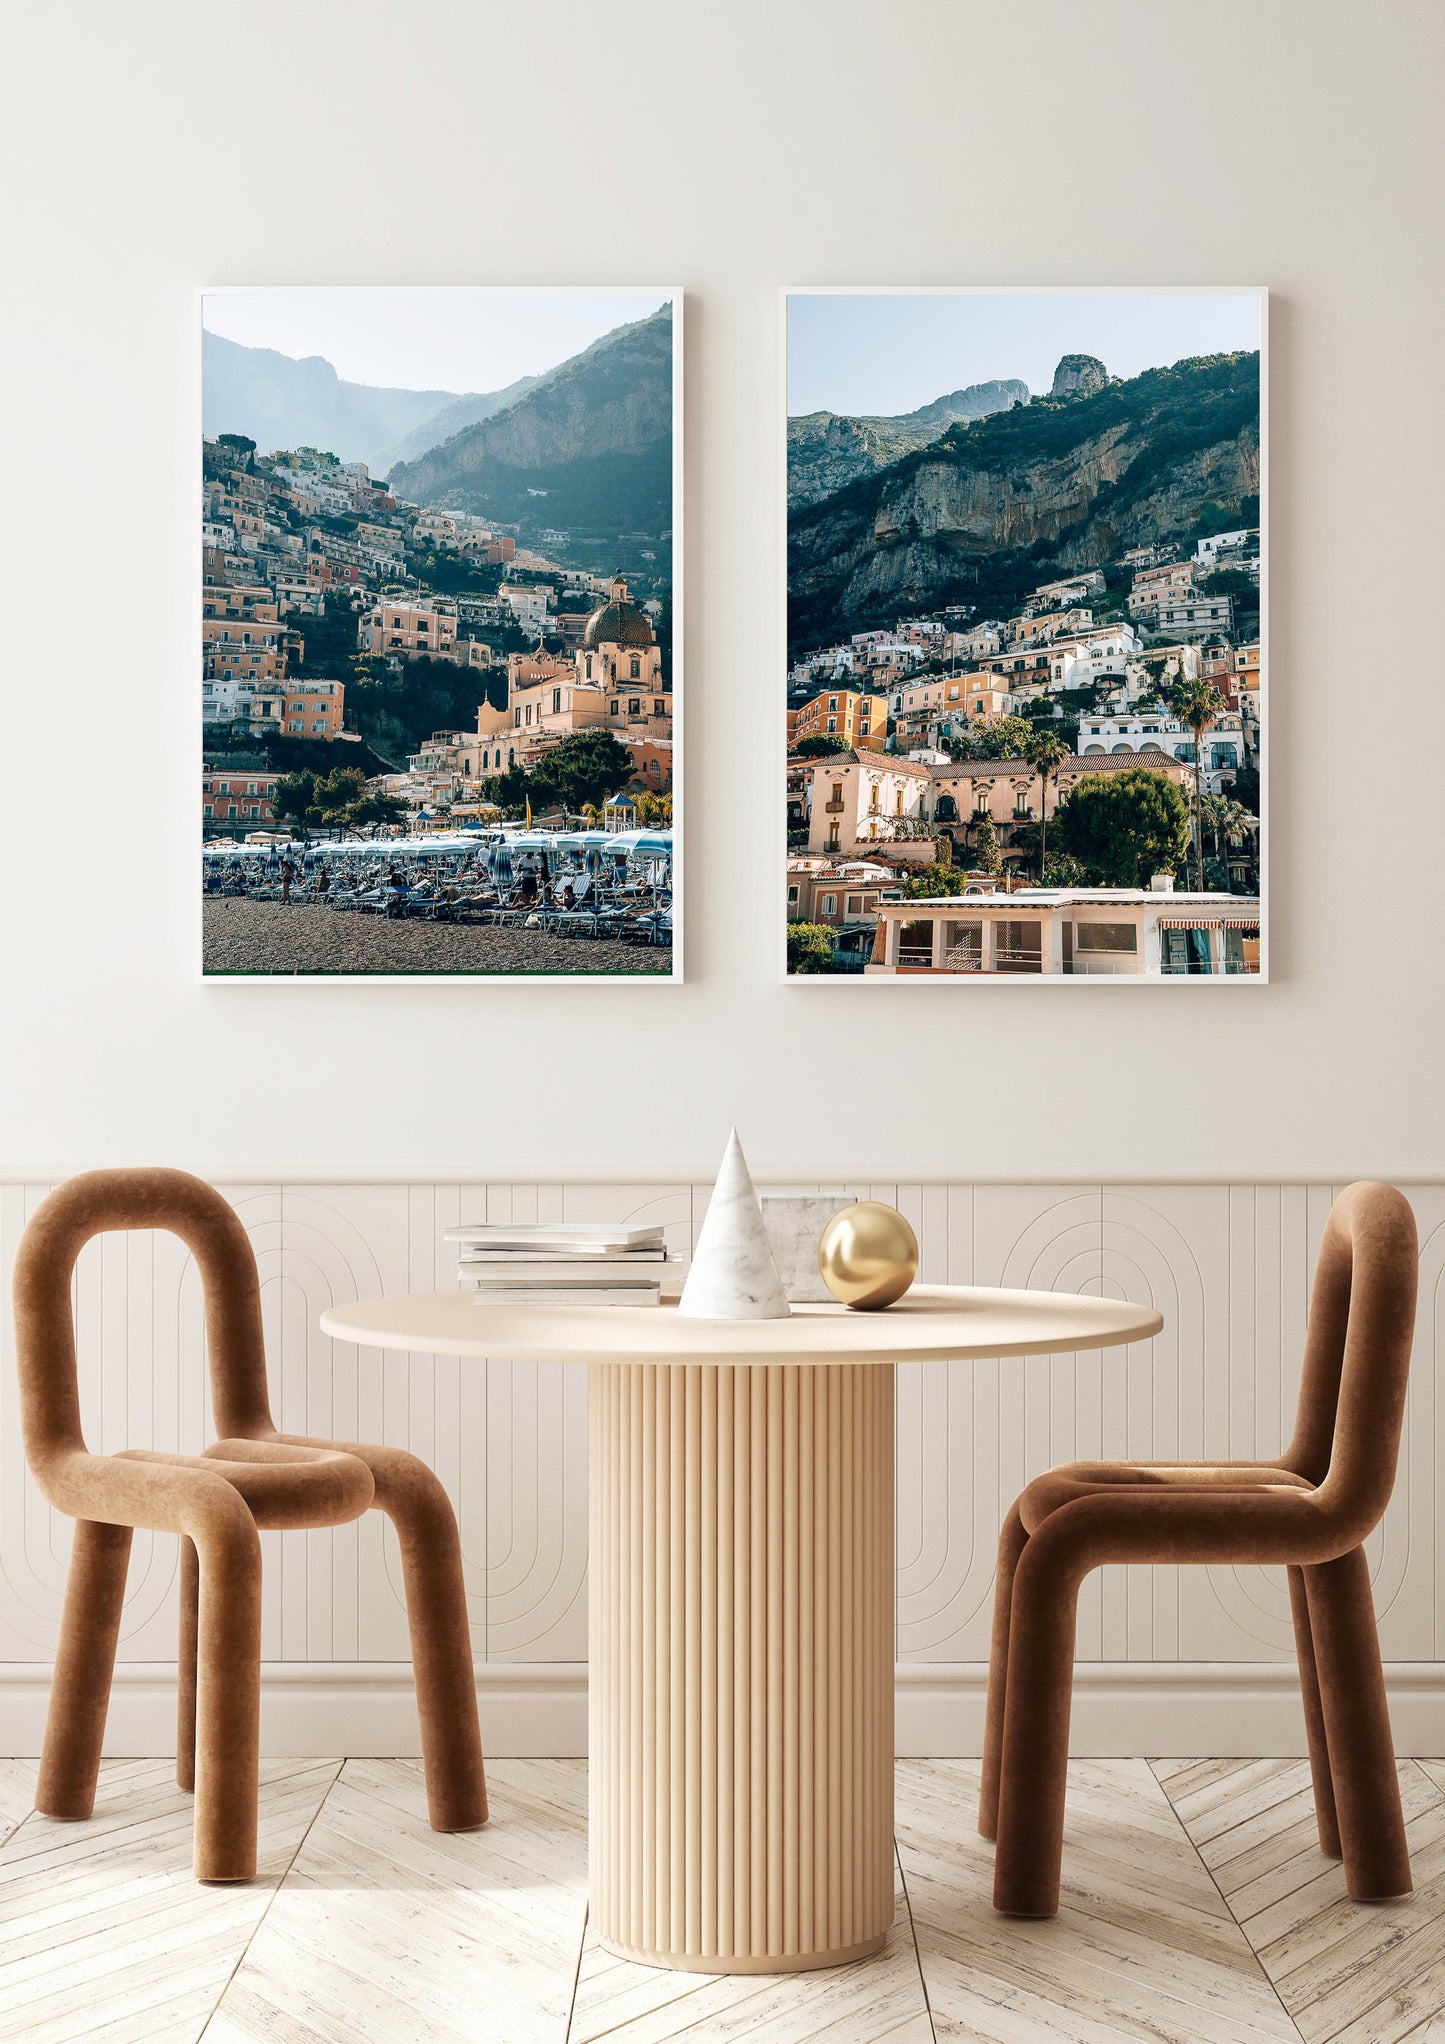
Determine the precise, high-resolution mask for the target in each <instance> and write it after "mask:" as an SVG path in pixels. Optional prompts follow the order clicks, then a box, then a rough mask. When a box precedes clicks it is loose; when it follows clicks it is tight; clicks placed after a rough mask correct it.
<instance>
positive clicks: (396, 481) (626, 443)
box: [388, 305, 673, 534]
mask: <svg viewBox="0 0 1445 2044" xmlns="http://www.w3.org/2000/svg"><path fill="white" fill-rule="evenodd" d="M672 410H673V386H672V307H671V306H670V305H664V306H661V307H659V309H658V310H657V311H656V312H654V313H653V314H652V315H651V316H650V317H649V318H647V319H642V320H637V321H635V322H633V323H632V324H631V325H628V326H621V327H616V328H614V330H613V331H612V332H611V333H609V334H604V335H603V336H602V338H601V339H600V340H597V341H594V342H593V343H592V345H591V346H590V347H588V348H584V349H583V351H582V352H581V354H580V355H574V356H572V357H571V359H570V360H569V361H566V362H563V363H561V364H560V365H559V367H557V368H556V369H552V370H549V371H548V372H547V374H546V375H545V376H543V377H541V378H539V379H538V381H537V382H536V383H535V384H534V385H533V386H532V388H531V389H530V390H528V391H526V392H525V393H524V394H523V395H522V396H520V397H518V398H516V399H515V400H514V401H513V402H512V403H510V404H508V405H506V406H504V407H503V408H502V409H500V410H498V411H495V412H493V413H491V414H490V415H489V416H488V417H486V418H483V419H481V420H479V421H476V422H474V423H472V424H469V425H467V426H465V427H463V428H462V430H461V431H460V432H457V433H454V434H453V435H452V436H451V438H449V439H447V440H444V441H443V442H442V443H441V444H440V445H439V446H434V447H432V448H430V449H429V450H428V451H427V452H426V453H424V454H422V455H420V456H419V457H418V458H417V459H415V460H411V461H401V462H398V463H397V464H396V465H395V466H394V467H393V468H392V469H391V471H390V473H389V476H388V480H389V482H390V483H391V486H392V488H393V489H395V490H396V491H397V492H398V494H399V495H401V496H403V497H406V498H408V499H410V500H411V501H412V502H413V503H422V504H434V505H441V506H444V507H446V508H447V509H450V510H460V511H473V512H477V513H479V514H480V515H482V516H484V517H490V518H496V519H500V520H502V521H504V522H507V523H512V524H517V525H519V526H521V527H522V528H523V530H524V531H525V530H526V529H527V528H528V527H529V526H531V527H533V528H536V527H539V526H540V527H548V526H550V527H560V528H562V529H563V530H569V529H571V530H581V531H586V532H591V533H594V534H601V533H638V532H641V533H648V534H659V533H662V532H664V531H667V530H669V529H670V528H671V525H672V517H673V512H672Z"/></svg>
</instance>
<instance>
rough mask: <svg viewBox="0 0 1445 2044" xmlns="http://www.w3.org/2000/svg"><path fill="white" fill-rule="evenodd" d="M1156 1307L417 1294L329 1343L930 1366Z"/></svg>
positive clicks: (947, 1291) (1086, 1336)
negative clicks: (688, 1313)
mask: <svg viewBox="0 0 1445 2044" xmlns="http://www.w3.org/2000/svg"><path fill="white" fill-rule="evenodd" d="M1163 1326H1164V1321H1163V1317H1162V1316H1161V1315H1160V1314H1158V1313H1156V1312H1155V1311H1154V1309H1153V1307H1152V1306H1135V1305H1131V1304H1130V1302H1129V1301H1128V1300H1127V1299H1095V1298H1085V1297H1082V1296H1080V1295H1078V1294H1075V1293H1072V1292H1006V1291H993V1290H988V1289H985V1288H984V1287H982V1286H975V1285H915V1286H914V1287H913V1289H912V1290H911V1291H909V1292H907V1293H905V1295H904V1296H903V1298H901V1299H900V1300H899V1301H898V1303H897V1304H896V1305H894V1306H889V1307H886V1308H885V1309H884V1310H883V1311H881V1312H876V1313H855V1312H850V1311H849V1310H848V1309H847V1308H846V1307H844V1306H837V1305H833V1304H831V1303H830V1304H828V1305H817V1306H815V1305H797V1306H794V1308H793V1311H792V1315H791V1317H790V1318H789V1319H787V1320H691V1319H685V1318H684V1317H683V1315H682V1314H680V1313H679V1312H678V1310H677V1306H676V1304H675V1303H673V1302H664V1303H663V1304H662V1305H661V1306H566V1305H553V1304H551V1303H548V1304H547V1305H528V1306H512V1307H507V1306H501V1305H493V1304H491V1303H487V1304H485V1305H483V1304H478V1303H476V1302H474V1300H473V1298H472V1296H471V1295H470V1294H469V1293H466V1292H462V1291H455V1292H414V1293H410V1294H406V1295H402V1296H399V1297H396V1298H390V1299H363V1300H360V1301H358V1302H356V1303H355V1304H351V1305H343V1306H330V1307H328V1308H327V1310H326V1311H325V1312H324V1313H323V1314H322V1315H321V1327H322V1331H323V1333H325V1334H329V1335H332V1336H334V1337H335V1338H336V1339H337V1340H338V1341H351V1342H356V1343H358V1344H359V1345H360V1346H362V1347H363V1348H390V1349H409V1350H413V1351H416V1352H419V1353H421V1354H425V1355H444V1356H497V1357H503V1358H506V1359H508V1360H513V1361H517V1362H538V1363H552V1362H561V1363H732V1364H738V1363H759V1362H770V1363H798V1364H807V1363H879V1362H894V1363H926V1362H943V1361H947V1360H949V1359H950V1358H957V1359H966V1358H969V1357H986V1356H1031V1355H1052V1354H1059V1353H1067V1352H1069V1351H1072V1350H1077V1349H1097V1348H1113V1347H1115V1346H1117V1345H1118V1344H1120V1343H1123V1342H1131V1341H1147V1340H1148V1339H1149V1337H1150V1336H1151V1335H1155V1334H1158V1333H1159V1332H1160V1331H1161V1330H1162V1328H1163Z"/></svg>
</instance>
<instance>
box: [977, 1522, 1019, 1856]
mask: <svg viewBox="0 0 1445 2044" xmlns="http://www.w3.org/2000/svg"><path fill="white" fill-rule="evenodd" d="M1028 1537H1029V1536H1028V1534H1027V1533H1025V1531H1024V1523H1023V1520H1022V1519H1021V1518H1020V1517H1019V1508H1018V1506H1017V1505H1014V1506H1013V1507H1012V1509H1011V1510H1010V1512H1009V1515H1008V1517H1007V1518H1006V1519H1005V1520H1004V1522H1003V1531H1002V1532H1001V1533H1000V1534H999V1540H998V1567H997V1569H996V1570H995V1572H994V1579H993V1639H992V1642H991V1644H990V1647H989V1657H988V1704H987V1708H986V1710H985V1714H984V1721H983V1768H982V1778H981V1780H980V1782H979V1788H978V1835H979V1837H980V1838H997V1837H998V1784H999V1772H1000V1769H1001V1768H1002V1766H1003V1725H1004V1702H1005V1698H1006V1697H1007V1695H1008V1637H1009V1619H1010V1615H1011V1613H1012V1610H1013V1594H1014V1571H1015V1570H1016V1569H1017V1567H1018V1563H1019V1556H1020V1555H1021V1554H1022V1553H1023V1551H1024V1547H1025V1545H1026V1544H1027V1542H1028Z"/></svg>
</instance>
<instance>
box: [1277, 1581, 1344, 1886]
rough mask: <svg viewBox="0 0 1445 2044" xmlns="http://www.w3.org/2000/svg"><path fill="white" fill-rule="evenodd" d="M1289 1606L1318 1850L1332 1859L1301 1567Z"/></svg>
mask: <svg viewBox="0 0 1445 2044" xmlns="http://www.w3.org/2000/svg"><path fill="white" fill-rule="evenodd" d="M1288 1575H1289V1608H1290V1614H1291V1616H1292V1617H1293V1619H1294V1644H1295V1655H1296V1657H1297V1659H1298V1661H1299V1686H1300V1695H1301V1698H1302V1699H1303V1702H1304V1709H1305V1738H1306V1740H1307V1741H1308V1743H1309V1755H1310V1780H1311V1782H1312V1783H1313V1785H1314V1794H1315V1823H1316V1824H1317V1825H1318V1827H1319V1834H1320V1851H1321V1852H1323V1853H1327V1854H1328V1855H1329V1857H1330V1858H1331V1859H1338V1858H1339V1856H1340V1826H1339V1820H1338V1818H1337V1817H1336V1815H1335V1787H1334V1782H1333V1780H1332V1779H1331V1777H1330V1750H1329V1744H1328V1741H1327V1740H1326V1738H1325V1716H1324V1710H1323V1707H1322V1706H1321V1703H1320V1678H1319V1671H1318V1669H1317V1668H1316V1667H1315V1647H1314V1638H1313V1635H1312V1634H1311V1631H1310V1607H1309V1595H1308V1592H1307V1591H1306V1589H1305V1575H1304V1570H1303V1569H1302V1568H1291V1569H1290V1570H1289V1571H1288Z"/></svg>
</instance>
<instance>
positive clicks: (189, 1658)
mask: <svg viewBox="0 0 1445 2044" xmlns="http://www.w3.org/2000/svg"><path fill="white" fill-rule="evenodd" d="M180 1595H181V1623H180V1637H179V1639H178V1641H177V1645H176V1787H177V1788H183V1789H184V1790H185V1791H186V1793H187V1794H188V1795H193V1794H194V1793H195V1787H196V1635H197V1628H198V1625H199V1618H200V1613H199V1606H200V1595H201V1577H200V1565H199V1563H198V1562H197V1560H196V1543H195V1541H194V1540H188V1539H187V1538H186V1536H185V1534H184V1533H183V1534H182V1535H181V1569H180Z"/></svg>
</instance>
